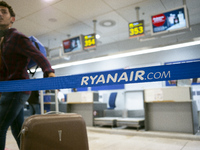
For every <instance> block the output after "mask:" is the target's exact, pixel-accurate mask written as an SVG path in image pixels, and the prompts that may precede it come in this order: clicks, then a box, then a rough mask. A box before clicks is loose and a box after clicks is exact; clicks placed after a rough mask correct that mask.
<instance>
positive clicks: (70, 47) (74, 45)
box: [63, 36, 83, 53]
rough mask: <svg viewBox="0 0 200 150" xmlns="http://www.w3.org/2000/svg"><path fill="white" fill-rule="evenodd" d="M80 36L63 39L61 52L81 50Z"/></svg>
mask: <svg viewBox="0 0 200 150" xmlns="http://www.w3.org/2000/svg"><path fill="white" fill-rule="evenodd" d="M82 50H83V48H82V42H81V36H77V37H73V38H70V39H67V40H64V41H63V53H69V52H78V51H82Z"/></svg>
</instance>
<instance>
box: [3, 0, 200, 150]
mask: <svg viewBox="0 0 200 150" xmlns="http://www.w3.org/2000/svg"><path fill="white" fill-rule="evenodd" d="M6 2H7V3H9V4H10V5H11V6H12V7H13V9H14V10H15V12H16V20H15V22H14V24H13V27H14V28H16V29H18V31H20V32H22V33H23V34H25V35H26V36H28V37H30V36H33V37H35V38H37V40H38V41H40V46H42V47H43V48H44V49H45V52H44V53H43V54H44V55H45V56H46V57H47V59H48V60H49V62H50V64H51V65H52V68H53V69H54V70H55V75H56V77H68V76H70V77H71V76H72V77H73V76H75V77H79V76H82V77H83V78H82V80H81V84H80V85H77V84H76V85H75V84H73V83H74V82H73V81H70V82H67V83H65V82H64V81H63V83H62V86H63V88H60V89H49V88H48V87H47V89H46V90H38V93H39V97H38V98H39V101H40V103H39V104H29V103H28V102H27V103H26V104H25V105H24V115H25V119H26V118H28V117H30V116H32V115H35V114H39V115H43V114H45V113H49V112H55V111H57V112H60V113H77V114H80V115H81V116H82V118H83V120H84V122H85V125H86V129H87V136H88V144H89V149H90V150H114V149H115V150H132V149H134V150H169V149H171V150H199V149H200V73H199V70H200V69H199V68H198V67H193V68H192V67H187V66H192V65H193V64H197V63H199V62H200V15H199V14H200V9H199V8H200V0H71V1H69V0H34V1H33V0H19V1H14V0H6ZM173 66H177V67H173ZM179 66H186V67H185V68H182V69H180V70H179V68H178V67H179ZM35 68H36V66H33V67H31V68H29V70H28V72H29V75H30V79H31V80H36V79H41V78H43V72H42V71H41V69H40V68H37V69H35ZM162 68H164V69H165V68H167V69H168V68H173V70H171V72H170V71H166V69H165V70H164V69H162ZM148 70H152V71H150V72H148V74H147V75H146V76H145V77H144V74H145V71H146V72H147V71H148ZM173 71H174V72H176V74H173ZM189 71H193V72H194V74H195V73H196V74H198V73H199V76H198V75H193V74H192V73H191V74H190V73H189ZM176 75H177V77H176V78H175V77H174V76H176ZM73 79H74V80H76V78H73ZM170 79H171V80H170ZM58 84H59V83H58ZM66 142H67V141H66ZM5 150H18V147H17V144H16V142H15V140H14V138H13V136H12V134H11V130H10V129H9V130H8V133H7V141H6V149H5Z"/></svg>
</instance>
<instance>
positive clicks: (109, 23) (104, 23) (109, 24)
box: [99, 20, 116, 27]
mask: <svg viewBox="0 0 200 150" xmlns="http://www.w3.org/2000/svg"><path fill="white" fill-rule="evenodd" d="M99 24H100V25H101V26H103V27H112V26H114V25H115V24H116V22H115V21H113V20H103V21H101V22H99Z"/></svg>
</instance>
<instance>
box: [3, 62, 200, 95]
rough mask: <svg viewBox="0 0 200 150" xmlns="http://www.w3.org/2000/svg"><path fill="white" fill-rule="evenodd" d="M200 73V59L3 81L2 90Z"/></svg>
mask: <svg viewBox="0 0 200 150" xmlns="http://www.w3.org/2000/svg"><path fill="white" fill-rule="evenodd" d="M198 77H200V61H198V62H190V63H181V64H172V65H162V66H152V67H143V68H135V69H121V70H115V71H104V72H95V73H88V74H78V75H70V76H60V77H54V78H40V79H28V80H13V81H1V82H0V92H16V91H35V90H50V89H64V88H80V87H93V86H103V85H115V84H128V83H140V82H156V81H167V80H179V79H189V78H198Z"/></svg>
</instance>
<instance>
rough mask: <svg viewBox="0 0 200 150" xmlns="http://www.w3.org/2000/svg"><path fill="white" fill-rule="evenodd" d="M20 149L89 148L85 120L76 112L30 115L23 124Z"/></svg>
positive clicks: (66, 149)
mask: <svg viewBox="0 0 200 150" xmlns="http://www.w3.org/2000/svg"><path fill="white" fill-rule="evenodd" d="M20 150H89V146H88V137H87V131H86V126H85V122H84V120H83V118H82V117H81V115H78V114H75V113H62V114H48V115H33V116H30V117H28V118H27V119H26V120H25V121H24V124H23V126H22V131H21V145H20Z"/></svg>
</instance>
